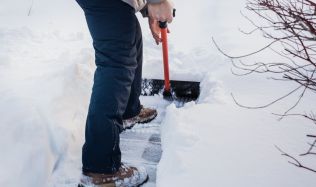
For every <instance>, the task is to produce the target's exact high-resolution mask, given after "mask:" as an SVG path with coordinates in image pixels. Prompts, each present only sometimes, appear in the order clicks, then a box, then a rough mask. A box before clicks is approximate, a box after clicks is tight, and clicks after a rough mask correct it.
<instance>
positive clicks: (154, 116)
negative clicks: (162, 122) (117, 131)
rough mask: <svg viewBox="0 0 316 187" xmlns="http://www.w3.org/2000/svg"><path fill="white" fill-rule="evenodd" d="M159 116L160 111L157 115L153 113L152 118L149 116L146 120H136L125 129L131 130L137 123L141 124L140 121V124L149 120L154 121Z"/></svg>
mask: <svg viewBox="0 0 316 187" xmlns="http://www.w3.org/2000/svg"><path fill="white" fill-rule="evenodd" d="M157 116H158V113H156V114H155V115H153V116H152V117H150V118H148V119H145V120H143V121H138V122H136V123H135V124H133V125H131V126H129V127H126V128H124V129H123V131H125V130H130V129H132V128H133V127H134V126H135V125H136V124H139V123H140V124H146V123H149V122H151V121H153V120H154V119H155V118H156V117H157Z"/></svg>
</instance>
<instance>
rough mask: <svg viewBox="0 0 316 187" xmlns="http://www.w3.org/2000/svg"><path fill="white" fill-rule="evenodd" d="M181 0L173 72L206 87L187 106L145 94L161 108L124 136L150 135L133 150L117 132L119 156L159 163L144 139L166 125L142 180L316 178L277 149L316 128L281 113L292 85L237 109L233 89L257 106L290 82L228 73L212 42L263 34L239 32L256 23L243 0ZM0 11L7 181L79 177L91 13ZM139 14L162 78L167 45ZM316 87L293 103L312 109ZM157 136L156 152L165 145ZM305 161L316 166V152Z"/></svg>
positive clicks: (239, 185)
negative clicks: (163, 45) (242, 12)
mask: <svg viewBox="0 0 316 187" xmlns="http://www.w3.org/2000/svg"><path fill="white" fill-rule="evenodd" d="M174 2H175V4H176V5H177V17H176V19H175V20H174V23H172V24H171V25H170V30H171V34H170V63H171V64H170V69H171V78H172V79H181V80H194V81H202V82H201V96H200V98H199V99H198V101H197V102H191V103H187V104H186V105H185V106H184V107H182V108H177V107H176V106H175V105H174V104H170V103H168V102H166V101H163V100H162V97H161V96H154V97H142V98H141V100H142V103H143V104H144V105H149V106H153V107H155V108H157V109H158V110H159V116H158V119H157V120H156V121H154V122H153V123H151V124H149V125H147V126H146V125H145V126H142V125H141V126H138V127H137V128H136V129H133V130H131V131H129V133H130V135H129V136H127V137H128V138H131V136H132V135H135V137H134V138H136V137H138V138H143V139H144V140H146V141H143V142H142V141H137V143H135V144H138V145H139V148H140V150H138V151H134V152H133V154H132V153H130V152H129V146H127V147H126V146H124V141H125V140H127V139H124V136H125V135H124V134H123V135H122V149H123V160H125V161H130V162H135V163H136V162H139V161H140V162H142V163H144V162H145V161H148V159H152V160H151V161H150V163H155V164H154V165H156V164H157V162H158V161H159V160H160V157H159V156H158V157H150V158H148V157H146V156H145V158H143V153H144V152H143V149H146V147H147V146H148V143H153V142H155V141H154V140H157V138H158V137H159V134H161V146H162V157H161V160H160V162H159V164H158V166H157V168H158V171H157V178H154V179H152V181H150V183H149V184H147V186H155V182H156V186H158V187H168V186H183V187H185V186H188V187H190V186H218V187H231V186H236V187H252V186H256V187H267V186H269V187H280V186H287V187H301V186H304V187H312V186H313V187H314V186H315V185H316V180H315V174H313V173H311V172H308V171H306V170H303V169H299V168H296V167H294V166H292V165H290V164H289V163H288V162H287V161H288V159H286V158H285V157H282V156H281V154H280V152H279V151H278V150H277V149H276V148H275V145H277V146H279V147H281V148H282V149H284V150H285V151H286V152H289V153H291V154H293V155H295V156H296V155H299V154H300V153H303V152H304V151H306V149H307V147H308V144H307V141H308V139H306V137H305V135H306V134H308V133H313V132H314V131H315V130H314V129H315V128H314V125H313V124H311V123H310V122H309V121H304V120H302V119H301V118H286V119H284V120H282V121H278V120H277V117H275V116H274V115H271V113H282V112H283V111H285V110H286V109H288V108H289V106H291V104H293V102H295V99H296V95H294V97H291V98H288V99H286V100H284V101H282V102H280V103H278V104H277V105H275V106H272V107H271V108H268V109H262V110H246V109H243V108H240V107H238V106H236V104H235V103H234V102H233V100H232V98H231V96H230V93H233V94H234V95H235V96H236V98H237V99H238V101H240V102H241V103H243V104H247V105H251V106H253V105H261V104H266V103H267V102H269V101H271V100H272V99H273V98H277V97H279V96H281V95H283V94H285V93H286V92H287V91H289V90H291V89H293V88H294V87H295V85H291V84H283V85H280V84H279V83H276V82H274V81H270V80H266V79H265V77H264V76H250V77H241V78H239V77H235V76H233V75H232V74H231V71H230V68H231V63H230V62H229V60H227V59H225V58H223V57H222V56H221V54H219V52H218V51H217V50H216V49H215V47H214V45H213V44H212V41H211V37H214V38H215V40H216V41H217V42H218V43H219V44H220V46H221V47H222V48H223V49H225V51H227V52H228V53H231V54H236V55H239V54H244V53H248V52H250V51H252V50H253V49H259V48H260V47H262V46H263V45H264V44H266V43H268V42H267V41H265V40H264V39H262V37H261V36H260V34H255V35H254V36H244V35H243V34H241V33H240V32H239V31H238V28H242V29H245V30H247V29H249V28H250V24H249V23H248V22H247V21H246V20H245V19H244V18H243V17H242V16H241V15H240V13H239V11H240V10H243V8H244V6H245V1H244V0H234V1H230V0H222V1H209V0H196V1H194V2H192V1H180V0H174ZM139 17H140V16H139ZM0 22H1V25H0V114H1V117H0V133H1V136H0V148H1V154H0V166H1V167H0V176H1V177H0V186H7V187H20V186H27V187H46V186H47V187H73V186H76V184H77V183H78V181H79V177H80V174H81V146H82V144H83V141H84V127H85V118H86V114H87V108H88V104H89V97H90V93H91V87H92V78H93V72H94V69H95V66H94V54H93V48H92V46H91V38H90V36H89V32H88V29H87V26H86V23H85V20H84V15H83V13H82V11H81V9H80V8H79V6H78V5H77V4H76V2H75V1H73V0H54V1H49V0H41V1H39V0H2V1H1V6H0ZM140 22H141V25H142V27H143V32H144V57H145V63H144V77H146V78H161V77H162V65H161V49H160V46H155V45H154V42H153V39H152V38H151V36H150V31H149V29H148V26H147V21H146V20H145V19H142V18H140ZM254 59H260V60H275V59H278V57H276V56H274V55H270V54H268V53H262V54H260V55H258V56H255V57H252V58H249V60H254ZM312 96H313V95H312V94H308V95H307V96H306V98H305V99H304V100H303V101H302V102H301V104H300V105H299V106H298V108H297V109H296V112H306V111H307V112H308V111H310V110H314V106H315V104H316V103H315V99H312ZM125 138H126V136H125ZM149 140H151V141H149ZM125 143H126V141H125ZM125 145H127V144H125ZM155 145H159V146H158V147H156V148H157V150H155V151H157V154H155V155H156V156H157V155H159V154H160V153H161V150H160V153H159V150H158V149H159V148H160V144H155ZM152 147H155V146H152ZM142 148H143V149H142ZM149 152H151V151H149ZM147 153H148V152H147ZM145 155H146V154H145ZM139 157H142V158H143V160H138V159H136V158H139ZM146 159H147V160H146ZM302 161H303V162H304V164H306V165H310V166H312V167H316V165H315V159H313V158H312V157H305V158H302ZM148 163H149V162H147V164H148ZM147 166H148V165H147ZM155 168H156V166H154V167H152V168H151V169H152V170H151V171H150V172H151V175H153V173H155Z"/></svg>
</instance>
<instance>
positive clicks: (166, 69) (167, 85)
mask: <svg viewBox="0 0 316 187" xmlns="http://www.w3.org/2000/svg"><path fill="white" fill-rule="evenodd" d="M167 33H168V31H167V28H161V38H162V53H163V66H164V78H165V91H167V92H170V77H169V54H168V36H167Z"/></svg>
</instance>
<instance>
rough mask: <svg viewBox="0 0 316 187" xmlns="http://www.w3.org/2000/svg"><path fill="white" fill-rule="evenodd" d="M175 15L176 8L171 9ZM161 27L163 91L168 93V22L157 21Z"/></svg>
mask: <svg viewBox="0 0 316 187" xmlns="http://www.w3.org/2000/svg"><path fill="white" fill-rule="evenodd" d="M175 16H176V9H173V17H175ZM159 27H160V28H161V39H162V54H163V66H164V78H165V90H164V91H165V92H167V93H170V91H171V90H170V77H169V54H168V24H167V22H159Z"/></svg>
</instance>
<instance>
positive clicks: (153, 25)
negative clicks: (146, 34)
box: [148, 18, 170, 45]
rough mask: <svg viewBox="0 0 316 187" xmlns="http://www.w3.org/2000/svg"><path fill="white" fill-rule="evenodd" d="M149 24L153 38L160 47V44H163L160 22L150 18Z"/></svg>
mask: <svg viewBox="0 0 316 187" xmlns="http://www.w3.org/2000/svg"><path fill="white" fill-rule="evenodd" d="M148 22H149V28H150V31H151V34H152V35H153V38H154V39H155V42H156V44H157V45H159V43H161V42H162V39H161V37H160V34H161V29H160V27H159V22H158V21H157V20H154V19H151V18H148ZM167 31H168V33H170V31H169V29H168V30H167Z"/></svg>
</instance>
